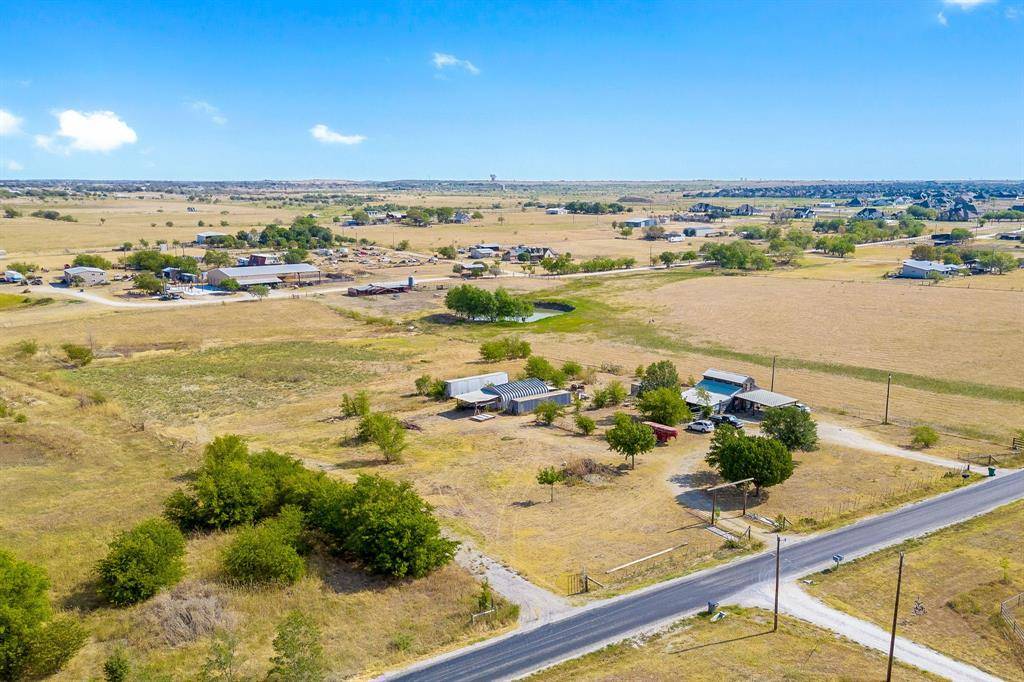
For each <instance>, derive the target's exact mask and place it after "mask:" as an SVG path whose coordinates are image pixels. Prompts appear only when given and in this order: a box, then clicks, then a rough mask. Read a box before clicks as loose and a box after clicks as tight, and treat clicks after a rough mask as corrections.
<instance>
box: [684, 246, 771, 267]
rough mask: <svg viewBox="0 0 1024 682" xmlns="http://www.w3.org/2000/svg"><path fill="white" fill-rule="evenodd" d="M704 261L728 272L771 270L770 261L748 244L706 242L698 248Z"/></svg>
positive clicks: (766, 256)
mask: <svg viewBox="0 0 1024 682" xmlns="http://www.w3.org/2000/svg"><path fill="white" fill-rule="evenodd" d="M700 254H701V255H702V256H703V257H704V259H705V260H707V261H711V262H712V263H715V264H716V265H718V266H719V267H722V268H728V269H730V270H771V268H772V260H771V258H769V257H768V255H767V254H766V253H765V252H764V251H761V250H760V249H758V248H756V247H755V246H753V245H752V244H751V243H750V242H746V241H734V242H726V243H721V242H707V243H705V244H703V245H702V246H701V247H700Z"/></svg>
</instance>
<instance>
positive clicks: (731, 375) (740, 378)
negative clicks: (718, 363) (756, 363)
mask: <svg viewBox="0 0 1024 682" xmlns="http://www.w3.org/2000/svg"><path fill="white" fill-rule="evenodd" d="M704 376H705V377H707V378H708V379H717V380H718V381H731V382H733V383H736V384H742V383H744V382H746V381H748V380H749V379H750V377H748V376H747V375H746V374H736V373H735V372H725V371H722V370H720V369H709V370H707V371H706V372H704Z"/></svg>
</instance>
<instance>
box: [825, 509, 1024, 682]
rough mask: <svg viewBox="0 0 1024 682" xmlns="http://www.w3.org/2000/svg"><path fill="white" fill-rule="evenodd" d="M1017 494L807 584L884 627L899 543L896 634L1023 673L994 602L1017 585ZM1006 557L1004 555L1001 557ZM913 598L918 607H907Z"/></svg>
mask: <svg viewBox="0 0 1024 682" xmlns="http://www.w3.org/2000/svg"><path fill="white" fill-rule="evenodd" d="M1022 536H1024V502H1016V503H1014V504H1010V505H1007V506H1005V507H1001V508H999V509H997V510H996V511H994V512H991V513H989V514H986V515H984V516H981V517H978V518H976V519H973V520H971V521H967V522H966V523H962V524H959V525H956V526H952V527H950V528H946V529H944V530H940V531H938V532H936V533H934V534H932V535H929V536H926V537H924V538H920V539H917V540H911V541H908V542H905V543H903V544H902V545H900V546H898V547H893V548H890V549H886V550H883V551H881V552H877V553H875V554H871V555H869V556H867V557H864V558H862V559H858V560H856V561H854V562H851V563H849V564H846V565H844V566H842V568H841V569H840V570H839V571H838V572H835V573H819V574H817V575H814V576H813V577H812V578H813V580H814V582H815V584H814V585H813V586H811V587H810V588H808V589H809V591H810V592H811V593H813V594H814V595H815V596H817V597H819V598H821V599H824V600H825V601H826V602H828V603H829V604H831V605H832V606H835V607H837V608H840V609H842V610H844V611H847V612H849V613H851V614H853V615H855V616H857V617H859V618H864V619H866V620H869V621H871V622H873V623H876V624H877V625H879V626H881V627H883V628H887V627H889V625H890V624H891V619H892V611H891V609H892V603H891V601H889V600H888V598H887V599H879V598H878V595H879V594H885V595H892V594H893V591H894V589H895V580H896V567H897V564H898V562H899V559H898V553H899V551H901V550H902V551H905V552H906V557H905V560H904V569H903V597H902V598H901V600H900V621H899V628H900V634H901V635H902V636H904V637H907V638H908V639H911V640H913V641H915V642H919V643H921V644H924V645H926V646H929V647H931V648H933V649H935V650H936V651H940V652H942V653H945V654H947V655H950V656H953V657H954V658H957V659H960V660H963V661H967V662H968V663H970V664H972V665H974V666H977V667H978V668H981V669H982V670H985V671H987V672H989V673H992V674H994V675H997V676H999V677H1002V678H1004V679H1007V680H1024V646H1021V645H1020V644H1019V643H1018V644H1016V645H1014V644H1013V640H1011V639H1010V638H1009V637H1008V636H1007V633H1006V632H1005V629H1004V626H1003V625H1002V623H1001V621H1000V619H999V617H998V615H997V613H998V610H999V606H998V605H999V602H1000V601H1002V600H1004V599H1007V598H1009V597H1010V596H1013V595H1016V594H1019V593H1020V592H1021V591H1024V546H1022V544H1021V541H1020V540H1021V537H1022ZM1004 562H1005V563H1004ZM917 601H920V602H921V604H922V605H923V607H924V612H923V613H918V614H915V613H914V607H915V602H917Z"/></svg>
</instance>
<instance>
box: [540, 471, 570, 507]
mask: <svg viewBox="0 0 1024 682" xmlns="http://www.w3.org/2000/svg"><path fill="white" fill-rule="evenodd" d="M564 477H565V476H564V475H563V474H562V472H561V471H559V470H558V469H556V468H555V467H544V468H543V469H540V470H539V471H537V483H539V484H541V485H546V486H550V487H551V501H552V502H554V501H555V484H556V483H559V482H560V481H561V480H562V479H563V478H564Z"/></svg>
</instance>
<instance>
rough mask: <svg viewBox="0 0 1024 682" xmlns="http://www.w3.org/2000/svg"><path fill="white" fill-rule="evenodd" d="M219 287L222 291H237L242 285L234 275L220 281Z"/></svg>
mask: <svg viewBox="0 0 1024 682" xmlns="http://www.w3.org/2000/svg"><path fill="white" fill-rule="evenodd" d="M220 288H221V289H223V290H224V291H238V290H239V289H241V288H242V285H241V284H239V283H238V280H237V279H235V278H234V277H227V278H225V279H222V280H221V281H220Z"/></svg>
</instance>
